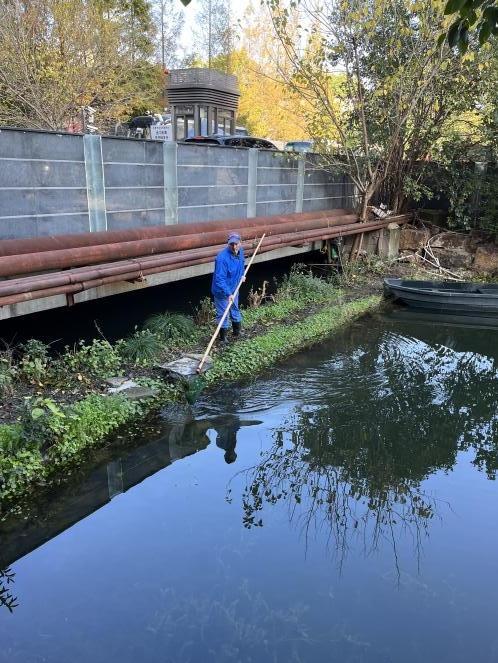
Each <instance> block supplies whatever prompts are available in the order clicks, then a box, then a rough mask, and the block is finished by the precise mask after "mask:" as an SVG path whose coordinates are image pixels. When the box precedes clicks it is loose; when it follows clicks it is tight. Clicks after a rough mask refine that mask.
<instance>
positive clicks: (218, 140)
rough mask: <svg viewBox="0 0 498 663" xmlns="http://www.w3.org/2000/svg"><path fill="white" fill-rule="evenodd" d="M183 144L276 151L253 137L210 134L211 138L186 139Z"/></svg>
mask: <svg viewBox="0 0 498 663" xmlns="http://www.w3.org/2000/svg"><path fill="white" fill-rule="evenodd" d="M184 142H185V143H202V144H203V145H224V146H226V147H257V148H258V149H260V150H276V149H277V148H276V147H275V145H274V144H273V143H270V141H269V140H265V139H264V138H254V136H221V135H219V134H212V135H211V136H193V137H192V138H186V139H185V141H184Z"/></svg>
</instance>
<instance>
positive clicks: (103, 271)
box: [0, 221, 386, 297]
mask: <svg viewBox="0 0 498 663" xmlns="http://www.w3.org/2000/svg"><path fill="white" fill-rule="evenodd" d="M379 223H380V224H381V225H379ZM351 225H352V226H353V227H354V228H355V229H356V231H357V232H365V231H369V230H374V229H377V228H378V227H383V226H384V225H386V222H380V221H379V222H377V221H376V222H370V223H368V224H351ZM350 232H351V226H349V227H348V228H346V227H342V226H340V227H336V228H334V230H333V233H332V235H331V236H339V235H341V234H342V233H346V234H350ZM316 236H318V237H316ZM308 237H312V238H315V239H316V238H317V239H320V238H326V237H325V235H324V232H323V231H317V232H314V233H313V234H312V235H311V236H310V235H309V234H308V233H306V232H305V233H299V234H296V233H292V234H288V236H287V237H284V238H283V239H282V238H281V237H280V236H279V235H273V236H269V237H268V240H267V241H266V242H265V244H264V247H266V246H270V245H271V246H274V245H278V244H281V243H282V242H286V243H288V242H291V243H296V244H297V243H299V242H300V241H302V240H303V238H304V239H305V240H306V238H308ZM244 245H245V248H246V250H247V251H248V252H250V247H251V244H250V242H249V243H248V242H244ZM223 246H224V245H219V246H214V247H209V248H202V249H193V250H189V251H185V252H181V253H172V254H166V255H164V254H161V255H156V256H151V257H145V258H141V259H140V260H137V259H132V260H126V261H120V262H116V263H108V264H103V265H98V266H97V267H93V268H88V267H80V268H76V269H72V270H68V271H67V272H63V273H55V274H53V273H52V274H43V275H39V276H33V277H23V278H20V279H11V280H9V281H5V282H3V283H1V282H0V296H3V297H5V296H8V295H13V294H17V293H20V292H24V291H26V290H29V289H32V290H42V289H44V288H47V287H56V286H62V285H66V284H71V283H76V282H79V281H86V280H94V279H97V278H100V277H105V276H111V275H114V274H116V275H118V274H123V273H126V272H128V271H129V270H130V269H137V270H140V271H142V272H143V271H144V270H146V269H148V268H150V267H153V266H156V265H157V266H163V265H168V264H177V263H181V262H184V261H189V260H193V259H194V258H203V257H206V258H211V257H214V255H216V253H217V252H218V251H219V250H220V249H221V248H223Z"/></svg>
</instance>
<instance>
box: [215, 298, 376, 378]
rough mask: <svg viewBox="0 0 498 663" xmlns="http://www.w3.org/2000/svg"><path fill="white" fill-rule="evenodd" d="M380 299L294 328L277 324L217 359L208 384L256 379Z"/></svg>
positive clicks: (328, 311)
mask: <svg viewBox="0 0 498 663" xmlns="http://www.w3.org/2000/svg"><path fill="white" fill-rule="evenodd" d="M380 299H381V298H380V297H379V296H371V297H365V298H363V299H359V300H356V301H352V302H348V303H346V304H343V305H342V306H328V307H326V308H324V309H323V310H322V311H320V312H319V313H315V314H314V315H311V316H309V317H308V318H305V319H304V320H302V321H300V322H297V323H295V324H293V325H287V324H282V325H277V326H275V327H273V328H272V329H271V330H269V331H268V332H267V333H266V334H263V335H261V336H255V337H253V338H250V339H248V340H243V341H240V342H239V343H237V344H235V345H234V346H232V347H231V348H230V349H229V351H228V352H224V353H223V354H221V355H220V356H219V357H217V358H216V361H215V364H214V366H213V368H212V369H211V370H210V371H209V372H208V373H207V375H206V381H207V383H208V384H210V383H213V382H216V381H218V380H224V381H231V382H233V381H235V380H240V379H243V378H247V377H250V376H253V375H254V374H255V373H256V372H258V371H260V370H262V369H264V368H267V367H269V366H271V365H272V364H274V363H276V362H277V361H279V360H281V359H283V358H284V357H286V356H288V355H290V354H292V353H293V352H296V351H297V350H299V349H301V348H303V347H306V346H307V345H310V344H312V343H316V342H318V341H320V340H321V339H323V338H325V337H326V336H327V335H329V334H330V333H331V332H333V331H334V330H335V329H337V328H339V327H340V326H341V325H344V324H345V323H347V322H349V321H351V320H353V319H354V318H355V317H358V316H359V315H361V314H363V313H366V312H367V311H369V310H371V309H373V308H374V307H376V306H378V305H379V302H380Z"/></svg>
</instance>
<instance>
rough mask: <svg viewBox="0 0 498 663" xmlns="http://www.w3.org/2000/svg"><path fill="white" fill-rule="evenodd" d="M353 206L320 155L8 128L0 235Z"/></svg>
mask: <svg viewBox="0 0 498 663" xmlns="http://www.w3.org/2000/svg"><path fill="white" fill-rule="evenodd" d="M353 206H354V190H353V186H352V184H351V183H350V182H348V181H347V178H345V177H344V176H342V175H336V174H331V173H328V172H325V171H324V170H323V169H322V168H319V167H317V166H316V164H315V163H314V160H313V157H312V156H311V157H308V158H307V159H306V161H304V160H299V159H298V158H297V157H296V156H295V155H292V154H290V153H284V152H268V151H260V150H248V149H244V148H228V147H219V146H215V145H213V146H205V145H196V144H190V145H189V144H178V145H177V144H176V143H168V142H166V143H162V142H159V141H145V140H136V139H123V138H111V137H100V136H91V135H85V136H79V135H71V134H58V133H51V132H37V131H26V130H21V129H1V130H0V239H8V238H14V237H33V236H42V235H50V234H62V233H73V232H75V233H77V232H89V231H97V230H116V229H121V228H131V227H135V226H150V225H161V224H171V223H184V222H186V223H188V222H196V221H212V220H217V219H230V218H237V219H247V218H250V217H254V216H264V215H271V214H285V213H289V212H296V211H298V212H299V211H312V210H320V209H332V208H341V207H353Z"/></svg>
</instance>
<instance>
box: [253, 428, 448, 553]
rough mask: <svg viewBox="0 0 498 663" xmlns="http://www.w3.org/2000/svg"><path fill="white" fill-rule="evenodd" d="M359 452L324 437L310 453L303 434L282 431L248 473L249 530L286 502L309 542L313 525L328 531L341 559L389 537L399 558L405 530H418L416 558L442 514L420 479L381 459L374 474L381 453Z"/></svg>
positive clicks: (415, 542) (412, 531)
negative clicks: (357, 545) (399, 533)
mask: <svg viewBox="0 0 498 663" xmlns="http://www.w3.org/2000/svg"><path fill="white" fill-rule="evenodd" d="M356 450H357V451H360V453H359V454H358V455H357V456H356V457H355V453H354V451H355V450H354V449H353V448H352V447H350V448H349V449H347V450H345V449H343V448H342V449H341V448H338V447H336V446H335V445H334V446H332V447H331V446H328V445H326V444H324V443H323V442H319V443H318V444H316V445H315V446H314V448H313V449H312V450H310V449H309V448H307V447H306V446H305V445H304V444H303V442H302V441H301V440H300V439H299V432H296V431H294V432H293V433H290V434H288V433H287V432H284V431H282V430H279V431H277V433H276V441H275V444H274V445H273V446H272V448H271V449H270V451H269V452H265V453H264V454H263V457H262V460H261V462H260V463H259V464H258V465H257V466H256V467H255V468H253V469H252V470H250V471H249V482H248V484H247V485H246V488H245V490H244V494H243V508H244V525H245V527H248V528H250V527H253V526H261V525H262V524H263V520H262V518H261V515H260V512H261V511H262V509H263V506H264V504H265V503H267V504H276V503H277V502H279V501H281V500H285V501H286V503H287V506H288V510H289V515H290V518H291V520H293V521H296V522H298V523H299V524H300V525H301V526H302V529H303V532H304V534H305V537H306V541H307V539H308V535H309V533H310V531H311V530H314V531H315V532H318V531H324V530H325V531H326V532H327V534H328V537H329V541H330V542H331V543H332V544H333V546H335V548H336V551H337V554H338V557H339V562H340V563H341V564H342V562H343V561H344V560H345V557H346V555H347V553H348V551H349V549H350V547H351V545H352V543H353V541H354V542H357V541H358V540H360V541H361V545H362V546H363V548H364V552H365V553H367V554H368V553H370V552H372V551H374V550H375V549H376V548H377V546H378V544H379V542H380V541H381V539H387V540H389V541H390V542H391V543H392V546H393V551H394V554H395V557H396V558H397V550H396V536H395V534H396V530H398V529H399V528H403V529H405V530H408V531H409V532H410V533H411V534H412V536H413V540H414V545H415V548H416V551H417V555H418V553H419V549H420V543H421V537H422V535H423V533H424V532H426V530H427V526H428V521H429V520H430V519H431V518H433V516H434V514H435V513H436V511H435V506H436V504H435V501H434V500H433V499H432V498H431V497H429V496H427V495H425V494H424V492H423V491H422V490H421V489H420V485H419V484H418V483H417V482H416V481H413V480H411V479H409V478H399V477H398V478H397V479H395V478H394V476H393V468H392V466H391V467H390V466H389V465H383V464H382V462H380V463H379V464H378V465H377V468H378V469H379V472H378V474H377V476H374V472H375V454H374V456H373V457H370V456H369V454H368V453H367V454H361V449H358V448H357V449H356Z"/></svg>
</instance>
